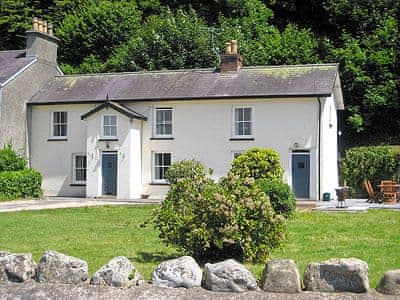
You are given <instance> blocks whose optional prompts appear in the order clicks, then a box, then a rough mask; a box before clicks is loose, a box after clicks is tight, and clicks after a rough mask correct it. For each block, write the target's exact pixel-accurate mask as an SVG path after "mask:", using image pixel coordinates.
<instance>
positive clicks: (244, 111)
mask: <svg viewBox="0 0 400 300" xmlns="http://www.w3.org/2000/svg"><path fill="white" fill-rule="evenodd" d="M233 114H234V116H233V133H234V136H238V137H246V136H251V135H252V134H253V130H252V124H253V121H252V108H251V107H235V108H234V113H233Z"/></svg>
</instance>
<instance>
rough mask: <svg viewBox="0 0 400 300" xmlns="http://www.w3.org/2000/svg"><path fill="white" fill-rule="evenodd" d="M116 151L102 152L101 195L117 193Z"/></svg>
mask: <svg viewBox="0 0 400 300" xmlns="http://www.w3.org/2000/svg"><path fill="white" fill-rule="evenodd" d="M117 162H118V156H117V153H114V152H109V153H103V155H102V161H101V166H102V167H101V169H102V179H103V195H117Z"/></svg>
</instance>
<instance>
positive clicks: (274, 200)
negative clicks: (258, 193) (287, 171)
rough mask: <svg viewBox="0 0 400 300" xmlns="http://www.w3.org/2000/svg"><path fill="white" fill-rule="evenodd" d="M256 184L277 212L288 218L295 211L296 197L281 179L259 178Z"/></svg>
mask: <svg viewBox="0 0 400 300" xmlns="http://www.w3.org/2000/svg"><path fill="white" fill-rule="evenodd" d="M256 183H257V186H258V187H259V188H260V189H261V190H262V191H264V193H265V194H266V195H267V196H268V197H269V201H270V202H271V205H272V207H273V208H274V210H275V212H276V213H277V214H281V215H282V216H284V217H286V218H289V217H291V216H293V214H294V213H295V212H296V197H295V195H294V193H293V192H292V190H291V188H290V186H289V185H288V184H287V183H284V182H283V181H281V180H276V179H275V180H268V179H259V180H257V181H256Z"/></svg>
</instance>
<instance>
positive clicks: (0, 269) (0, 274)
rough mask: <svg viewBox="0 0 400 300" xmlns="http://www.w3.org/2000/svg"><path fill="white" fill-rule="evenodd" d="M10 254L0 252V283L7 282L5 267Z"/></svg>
mask: <svg viewBox="0 0 400 300" xmlns="http://www.w3.org/2000/svg"><path fill="white" fill-rule="evenodd" d="M10 254H11V253H10V252H5V251H1V252H0V281H7V280H8V275H7V266H8V263H9V262H10V259H9V257H8V256H9V255H10Z"/></svg>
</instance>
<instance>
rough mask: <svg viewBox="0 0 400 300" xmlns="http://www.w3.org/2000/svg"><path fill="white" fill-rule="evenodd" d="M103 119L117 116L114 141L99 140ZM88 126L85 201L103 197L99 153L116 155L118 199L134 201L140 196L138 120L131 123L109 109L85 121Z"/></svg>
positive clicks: (139, 125) (100, 138) (100, 156)
mask: <svg viewBox="0 0 400 300" xmlns="http://www.w3.org/2000/svg"><path fill="white" fill-rule="evenodd" d="M103 115H116V116H117V138H116V139H117V140H116V141H107V140H104V139H103V137H102V136H101V128H102V118H103ZM86 122H87V153H88V156H87V178H88V180H87V184H86V185H87V192H86V195H87V197H99V196H102V166H101V161H102V159H101V158H102V153H104V152H115V153H116V154H117V157H118V169H117V198H119V199H134V198H139V197H140V194H141V189H142V184H141V181H142V180H141V144H140V137H141V135H140V129H141V122H142V121H139V120H130V119H129V118H128V117H126V116H125V115H122V114H120V113H118V112H116V111H115V110H113V109H111V108H106V109H103V110H101V111H100V112H97V113H95V114H93V115H91V116H90V117H88V118H87V119H86Z"/></svg>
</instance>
